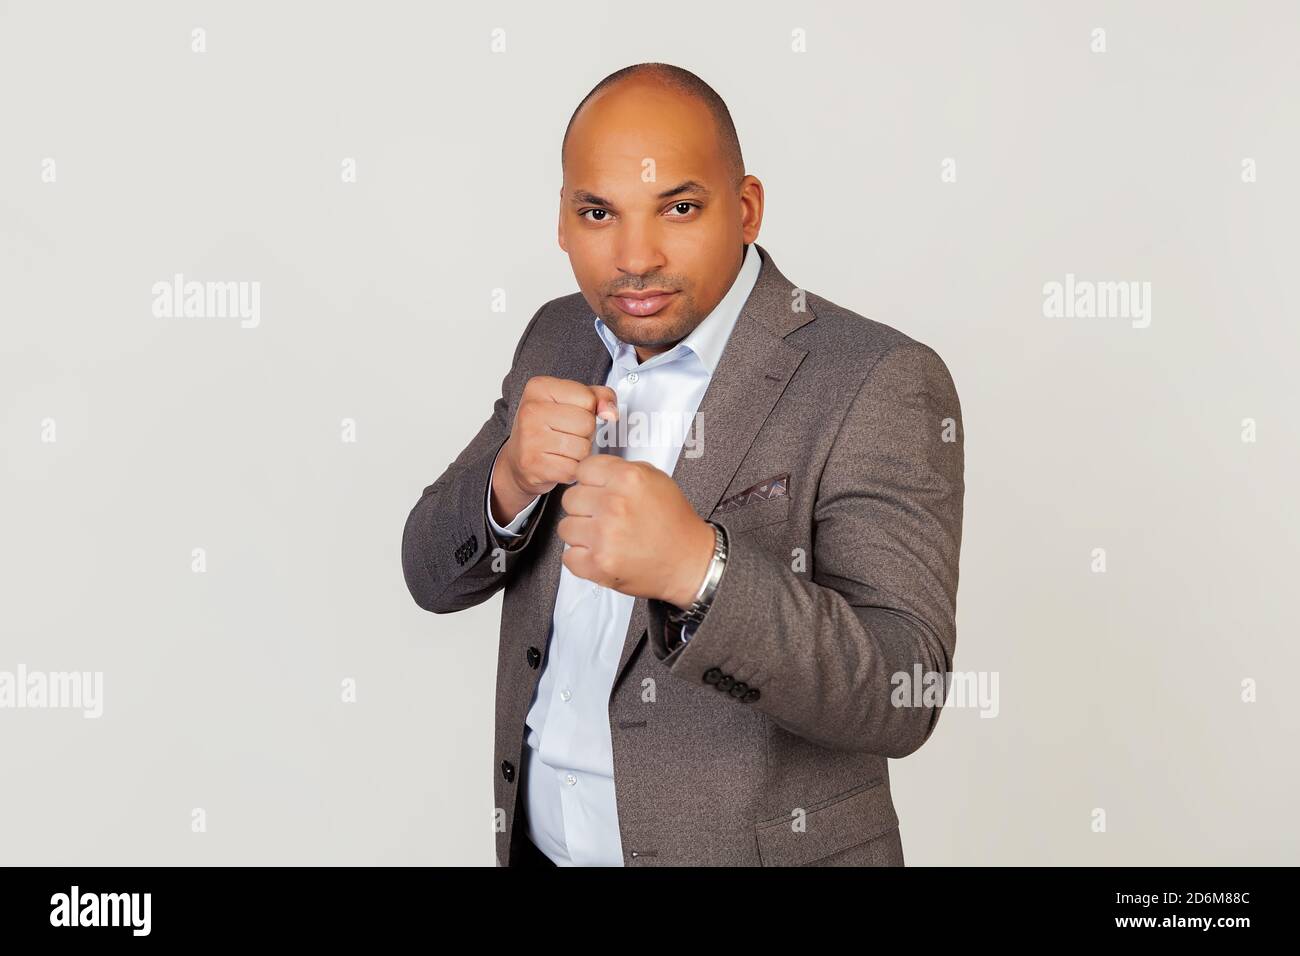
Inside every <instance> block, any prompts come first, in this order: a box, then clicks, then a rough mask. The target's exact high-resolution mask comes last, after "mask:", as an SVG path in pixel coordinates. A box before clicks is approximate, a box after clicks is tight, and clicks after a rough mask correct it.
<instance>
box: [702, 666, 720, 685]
mask: <svg viewBox="0 0 1300 956" xmlns="http://www.w3.org/2000/svg"><path fill="white" fill-rule="evenodd" d="M721 676H722V671H720V670H718V669H717V668H716V667H710V668H709V669H708V670H706V671H705V672H704V683H706V684H716V683H717V682H718V678H720V677H721Z"/></svg>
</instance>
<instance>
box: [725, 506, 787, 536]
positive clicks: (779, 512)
mask: <svg viewBox="0 0 1300 956" xmlns="http://www.w3.org/2000/svg"><path fill="white" fill-rule="evenodd" d="M789 517H790V499H789V498H768V499H767V500H765V501H751V502H749V503H748V504H745V505H742V506H741V507H739V508H733V509H732V510H730V511H719V510H716V509H715V510H714V512H713V514H711V515H710V516H709V520H710V521H716V522H717V523H718V524H720V525H722V526H723V527H725V528H726V529H727V530H728V531H735V532H740V531H748V530H750V529H751V528H761V527H763V526H764V525H769V524H776V523H777V522H778V521H785V520H786V519H787V518H789Z"/></svg>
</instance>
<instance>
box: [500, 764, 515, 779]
mask: <svg viewBox="0 0 1300 956" xmlns="http://www.w3.org/2000/svg"><path fill="white" fill-rule="evenodd" d="M501 776H503V777H505V778H506V782H508V783H509V782H513V781H514V779H515V765H514V764H512V763H511V762H510V761H509V760H503V761H501Z"/></svg>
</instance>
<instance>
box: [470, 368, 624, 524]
mask: <svg viewBox="0 0 1300 956" xmlns="http://www.w3.org/2000/svg"><path fill="white" fill-rule="evenodd" d="M597 417H600V418H601V419H603V420H604V421H614V420H615V419H617V418H618V395H617V394H615V392H614V390H613V389H612V388H609V387H607V386H605V385H583V384H582V383H581V382H571V381H569V380H568V379H563V378H552V377H551V376H549V375H537V376H534V377H533V378H530V379H529V380H528V382H527V384H525V385H524V391H523V395H521V396H520V399H519V408H518V409H516V411H515V421H514V425H513V427H512V428H511V429H510V437H509V438H508V439H506V443H505V445H504V446H503V447H502V449H501V454H500V456H499V457H498V458H497V463H496V467H495V468H494V469H493V470H492V517H493V518H494V519H495V520H496V521H497V523H498V524H505V523H507V522H509V521H510V520H511V519H513V518H514V516H515V515H517V514H518V513H519V512H520V511H522V510H523V509H524V507H525V506H526V505H527V504H528V503H529V502H530V501H532V500H533V499H534V498H536V497H537V496H538V495H542V494H545V493H546V492H548V491H550V490H551V489H552V488H554V487H555V486H556V485H558V484H560V483H565V484H567V483H569V482H572V481H574V480H575V478H576V475H577V470H578V462H580V461H582V460H583V459H584V458H586V457H588V456H589V455H590V454H591V441H592V437H593V436H594V435H595V434H596V419H597Z"/></svg>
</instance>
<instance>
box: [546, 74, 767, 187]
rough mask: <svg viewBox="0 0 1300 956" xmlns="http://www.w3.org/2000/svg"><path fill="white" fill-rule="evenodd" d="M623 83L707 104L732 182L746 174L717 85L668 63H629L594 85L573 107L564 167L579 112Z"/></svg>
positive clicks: (563, 144) (733, 127)
mask: <svg viewBox="0 0 1300 956" xmlns="http://www.w3.org/2000/svg"><path fill="white" fill-rule="evenodd" d="M619 86H623V87H624V88H625V89H627V88H630V87H636V86H639V87H641V88H642V89H644V88H647V87H650V88H656V89H658V90H660V91H662V92H667V93H672V94H676V95H678V96H685V97H690V98H691V99H693V100H694V101H696V102H697V103H699V104H700V105H701V106H703V107H704V110H705V112H706V113H707V117H708V120H709V121H710V122H711V124H712V130H711V135H712V137H713V139H714V140H715V141H716V144H717V148H718V150H719V152H720V153H721V155H722V158H723V162H724V163H725V164H726V168H727V172H728V175H729V176H730V177H731V181H732V183H733V184H738V183H739V182H740V180H741V179H742V178H744V175H745V159H744V157H743V156H742V155H741V152H740V138H739V137H738V136H737V135H736V125H735V123H733V122H732V120H731V111H730V110H728V109H727V104H726V103H725V102H724V101H723V99H722V97H721V96H719V95H718V94H717V91H715V90H714V89H713V87H711V86H709V84H707V83H705V82H704V81H703V80H702V79H700V78H699V77H698V76H696V75H695V74H694V73H692V72H691V71H690V70H684V69H682V68H681V67H679V66H672V65H671V64H668V63H637V64H635V65H634V66H626V67H624V68H623V69H621V70H618V71H616V72H614V73H611V74H610V75H609V76H607V77H605V78H604V79H603V80H601V81H600V82H599V83H597V84H596V85H595V86H593V87H592V88H591V92H589V93H588V94H587V95H586V96H584V97H583V98H582V102H580V103H579V104H578V107H577V109H575V110H574V111H573V115H572V116H570V117H569V125H568V126H566V127H565V129H564V140H563V141H562V142H561V144H560V168H561V169H563V168H564V163H565V154H566V152H567V151H568V148H569V134H570V133H571V132H572V130H573V124H574V122H575V121H576V120H577V119H578V115H579V114H580V113H581V112H582V111H583V108H584V107H585V106H587V104H588V103H590V102H591V101H592V100H594V99H598V98H599V97H600V96H601V95H602V94H603V93H605V92H606V91H609V90H611V89H612V88H615V87H619Z"/></svg>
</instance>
